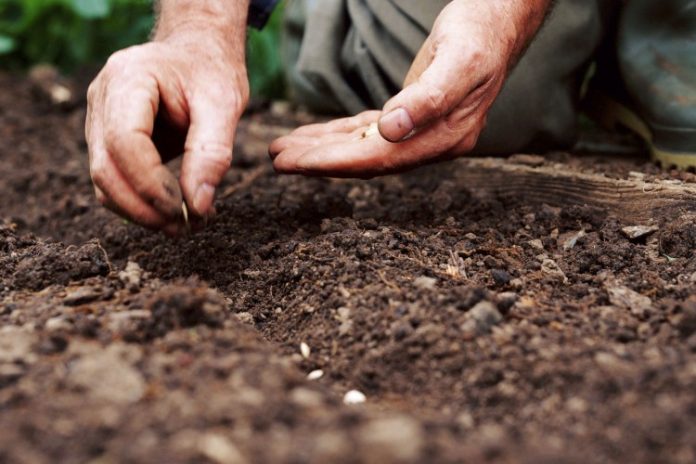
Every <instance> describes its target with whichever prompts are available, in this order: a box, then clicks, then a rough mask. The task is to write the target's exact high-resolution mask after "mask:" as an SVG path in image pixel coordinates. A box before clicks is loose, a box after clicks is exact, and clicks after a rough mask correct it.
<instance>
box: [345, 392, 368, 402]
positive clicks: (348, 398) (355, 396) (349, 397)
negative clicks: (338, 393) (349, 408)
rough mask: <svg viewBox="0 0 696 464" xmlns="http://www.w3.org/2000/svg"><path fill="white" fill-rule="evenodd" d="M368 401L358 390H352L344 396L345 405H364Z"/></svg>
mask: <svg viewBox="0 0 696 464" xmlns="http://www.w3.org/2000/svg"><path fill="white" fill-rule="evenodd" d="M365 401H367V397H366V396H365V394H364V393H363V392H361V391H358V390H350V391H348V392H346V394H345V395H343V403H344V404H362V403H364V402H365Z"/></svg>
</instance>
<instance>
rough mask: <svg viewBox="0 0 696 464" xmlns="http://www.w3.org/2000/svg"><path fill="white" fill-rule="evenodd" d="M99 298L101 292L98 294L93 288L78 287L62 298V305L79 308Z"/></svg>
mask: <svg viewBox="0 0 696 464" xmlns="http://www.w3.org/2000/svg"><path fill="white" fill-rule="evenodd" d="M99 297H101V292H98V291H97V290H95V289H94V288H92V287H80V288H76V289H74V290H70V291H68V294H67V295H66V296H65V298H63V304H65V305H67V306H79V305H83V304H86V303H91V302H92V301H95V300H98V299H99Z"/></svg>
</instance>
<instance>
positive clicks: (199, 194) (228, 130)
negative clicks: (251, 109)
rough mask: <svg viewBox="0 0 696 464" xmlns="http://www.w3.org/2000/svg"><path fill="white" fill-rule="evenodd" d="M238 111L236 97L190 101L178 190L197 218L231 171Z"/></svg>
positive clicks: (207, 208) (204, 210) (238, 116)
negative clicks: (179, 189)
mask: <svg viewBox="0 0 696 464" xmlns="http://www.w3.org/2000/svg"><path fill="white" fill-rule="evenodd" d="M241 108H242V105H241V104H240V101H238V100H237V99H236V98H235V97H220V96H219V95H218V96H217V97H216V96H213V95H209V94H207V95H198V96H197V98H194V99H192V101H191V102H190V118H191V123H190V125H189V130H188V135H187V137H186V145H185V151H184V158H183V162H182V165H181V187H182V191H183V194H184V199H185V200H186V205H187V206H188V208H189V210H190V211H191V212H192V213H193V214H195V215H197V216H206V215H207V214H208V213H209V212H210V211H211V209H212V206H213V202H214V200H215V189H216V188H217V186H218V184H219V183H220V181H222V178H223V177H224V176H225V174H226V173H227V171H228V169H229V168H230V165H231V163H232V147H233V145H234V135H235V130H236V128H237V124H238V122H239V118H240V115H241V113H242V110H241Z"/></svg>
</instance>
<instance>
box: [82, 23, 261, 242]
mask: <svg viewBox="0 0 696 464" xmlns="http://www.w3.org/2000/svg"><path fill="white" fill-rule="evenodd" d="M205 31H206V29H205V28H195V29H194V28H188V29H187V30H182V31H180V32H177V34H171V35H169V36H168V37H166V38H165V39H164V40H162V41H155V42H151V43H148V44H145V45H140V46H136V47H132V48H128V49H126V50H123V51H120V52H117V53H116V54H114V55H113V56H112V57H111V58H110V59H109V61H108V62H107V64H106V66H105V67H104V69H103V70H102V71H101V73H100V74H99V75H98V76H97V78H96V79H95V80H94V82H93V83H92V84H91V85H90V88H89V92H88V109H87V121H86V128H85V131H86V137H87V143H88V146H89V160H90V174H91V177H92V181H93V183H94V187H95V191H96V195H97V198H98V200H99V201H100V203H102V204H103V205H104V206H106V207H107V208H109V209H111V210H112V211H114V212H116V213H118V214H119V215H121V216H123V217H125V218H127V219H129V220H131V221H133V222H136V223H138V224H141V225H143V226H145V227H148V228H151V229H155V230H162V231H164V232H165V233H167V234H168V235H178V234H180V233H181V232H182V231H183V230H184V227H185V225H184V224H183V216H182V201H185V202H186V205H187V207H188V210H189V212H190V214H191V215H192V216H198V217H200V218H206V217H208V216H209V215H211V214H212V213H214V208H213V201H214V196H215V188H216V187H217V185H218V184H219V183H220V181H221V180H222V178H223V176H224V175H225V173H226V172H227V170H228V169H229V166H230V163H231V161H232V146H233V141H234V134H235V130H236V126H237V124H238V122H239V118H240V116H241V114H242V112H243V111H244V108H245V106H246V103H247V101H248V98H249V84H248V80H247V75H246V65H245V55H244V51H245V50H244V46H245V44H244V40H241V43H236V41H231V40H230V38H229V37H224V36H222V35H220V36H214V35H213V34H211V33H210V32H205ZM230 42H232V43H231V44H230ZM181 154H183V155H184V158H183V163H182V168H181V178H180V179H179V180H177V179H176V178H175V177H174V175H173V174H172V173H171V172H170V171H169V170H168V169H167V168H166V167H165V166H164V164H163V163H164V162H167V161H169V160H170V159H173V158H175V157H177V156H179V155H181Z"/></svg>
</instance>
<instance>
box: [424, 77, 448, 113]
mask: <svg viewBox="0 0 696 464" xmlns="http://www.w3.org/2000/svg"><path fill="white" fill-rule="evenodd" d="M425 99H426V102H427V106H428V109H429V111H430V112H431V113H433V116H435V117H440V116H442V115H443V114H445V113H446V112H447V109H448V108H449V98H448V95H447V92H445V91H444V90H442V89H441V88H439V87H436V86H434V85H428V86H426V87H425Z"/></svg>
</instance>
